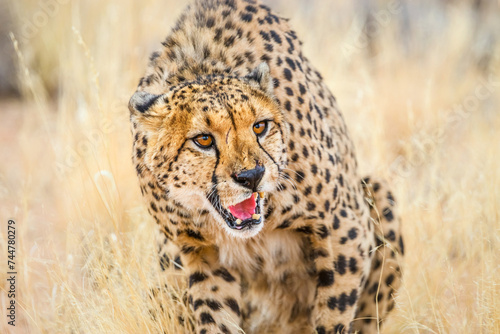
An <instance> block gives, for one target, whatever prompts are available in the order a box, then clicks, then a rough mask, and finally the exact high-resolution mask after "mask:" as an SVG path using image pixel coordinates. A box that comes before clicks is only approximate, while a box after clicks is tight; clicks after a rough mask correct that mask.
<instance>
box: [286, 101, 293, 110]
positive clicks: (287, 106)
mask: <svg viewBox="0 0 500 334" xmlns="http://www.w3.org/2000/svg"><path fill="white" fill-rule="evenodd" d="M285 109H286V110H287V111H291V110H292V104H291V103H290V100H286V101H285Z"/></svg>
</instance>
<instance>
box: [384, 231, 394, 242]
mask: <svg viewBox="0 0 500 334" xmlns="http://www.w3.org/2000/svg"><path fill="white" fill-rule="evenodd" d="M385 238H386V239H387V240H390V241H396V233H394V230H390V231H389V232H388V233H387V235H386V236H385Z"/></svg>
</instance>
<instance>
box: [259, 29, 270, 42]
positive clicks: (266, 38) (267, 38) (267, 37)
mask: <svg viewBox="0 0 500 334" xmlns="http://www.w3.org/2000/svg"><path fill="white" fill-rule="evenodd" d="M260 35H261V36H262V38H263V39H264V40H265V41H267V42H269V41H271V38H270V37H269V34H268V33H267V32H265V31H262V30H261V31H260Z"/></svg>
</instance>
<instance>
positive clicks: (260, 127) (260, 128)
mask: <svg viewBox="0 0 500 334" xmlns="http://www.w3.org/2000/svg"><path fill="white" fill-rule="evenodd" d="M266 127H267V122H266V121H262V122H259V123H255V124H254V126H253V132H255V134H256V135H257V136H259V135H262V134H263V133H264V131H266Z"/></svg>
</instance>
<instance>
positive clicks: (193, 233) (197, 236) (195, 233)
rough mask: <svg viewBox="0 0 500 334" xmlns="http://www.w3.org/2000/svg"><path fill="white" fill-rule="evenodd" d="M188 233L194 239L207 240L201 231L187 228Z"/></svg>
mask: <svg viewBox="0 0 500 334" xmlns="http://www.w3.org/2000/svg"><path fill="white" fill-rule="evenodd" d="M186 234H187V235H188V236H189V237H190V238H193V239H196V240H200V241H204V240H205V238H203V236H202V235H201V233H200V231H193V230H191V229H187V230H186Z"/></svg>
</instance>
